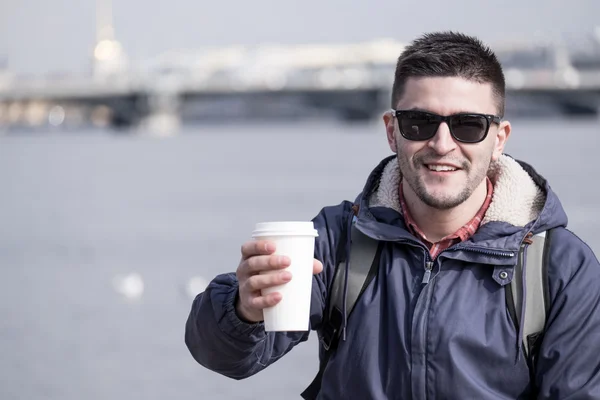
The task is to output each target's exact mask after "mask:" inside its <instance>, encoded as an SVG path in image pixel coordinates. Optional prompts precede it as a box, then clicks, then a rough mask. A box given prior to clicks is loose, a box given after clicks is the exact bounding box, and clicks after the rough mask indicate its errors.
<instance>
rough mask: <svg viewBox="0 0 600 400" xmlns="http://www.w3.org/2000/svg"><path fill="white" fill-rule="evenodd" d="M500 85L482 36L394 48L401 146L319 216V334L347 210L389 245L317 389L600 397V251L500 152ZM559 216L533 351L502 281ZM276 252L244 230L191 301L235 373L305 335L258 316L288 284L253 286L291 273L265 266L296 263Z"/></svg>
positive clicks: (200, 341)
mask: <svg viewBox="0 0 600 400" xmlns="http://www.w3.org/2000/svg"><path fill="white" fill-rule="evenodd" d="M504 97H505V83H504V75H503V72H502V68H501V66H500V64H499V62H498V61H497V59H496V57H495V55H494V54H493V52H492V51H491V50H490V49H489V48H487V47H486V46H485V45H483V44H482V43H481V42H480V41H479V40H477V39H476V38H472V37H469V36H465V35H462V34H457V33H452V32H444V33H433V34H427V35H424V36H423V37H421V38H419V39H417V40H415V41H414V42H413V43H412V44H411V45H410V46H408V47H407V48H406V49H405V51H404V52H403V53H402V54H401V55H400V57H399V59H398V64H397V68H396V73H395V81H394V86H393V94H392V110H391V111H389V112H387V113H385V115H384V117H383V119H384V122H385V127H386V132H387V140H388V143H389V146H390V148H391V150H392V151H393V152H394V153H396V154H395V155H394V156H391V157H388V158H386V159H384V160H383V161H382V162H381V164H380V165H379V166H378V167H377V168H376V169H375V170H374V171H373V172H372V173H371V176H370V177H369V179H368V180H367V183H366V185H365V187H364V189H363V191H362V192H361V194H360V195H359V196H358V198H357V200H356V201H355V202H354V203H351V202H343V203H341V204H340V205H337V206H332V207H325V208H324V209H323V210H321V212H320V213H319V214H318V215H317V217H315V219H314V220H313V221H314V223H315V227H316V228H317V229H318V232H319V237H318V238H317V241H316V246H315V263H314V274H315V275H314V280H313V292H312V303H311V319H310V323H311V329H313V330H316V331H318V332H319V333H322V331H323V328H324V326H323V321H324V315H325V313H326V307H327V301H328V295H329V289H330V288H331V283H332V279H333V275H334V272H335V268H336V266H337V265H338V263H340V262H341V261H343V257H344V254H346V255H347V254H348V251H349V249H348V246H347V243H348V236H347V235H348V233H347V232H348V229H347V227H348V226H349V224H351V223H354V224H355V227H356V228H357V229H359V230H360V231H361V232H362V233H363V234H364V235H367V236H369V237H372V238H374V239H377V240H378V241H379V242H380V243H381V244H382V245H381V253H380V255H379V258H378V262H379V265H378V268H377V276H376V277H375V279H373V280H372V281H371V283H370V284H369V286H368V287H367V288H366V290H365V291H364V293H363V294H362V296H361V297H360V298H359V299H358V301H357V303H356V306H355V308H354V311H353V312H352V314H351V315H350V316H346V318H345V319H344V325H343V329H344V335H343V337H342V339H340V340H339V342H338V345H337V348H336V349H335V351H334V352H333V354H332V355H331V357H330V358H329V360H328V363H327V365H326V368H325V370H324V373H323V375H322V386H321V389H320V391H319V393H318V398H319V399H387V398H393V399H523V398H531V397H538V398H541V399H567V398H569V399H599V398H600V356H598V350H599V349H600V265H599V264H598V261H597V259H596V257H595V256H594V254H593V252H592V251H591V250H590V249H589V247H588V246H586V245H585V244H584V243H583V242H582V241H581V240H580V239H579V238H577V237H576V236H575V235H574V234H573V233H571V232H570V231H568V230H567V229H566V228H565V227H566V224H567V217H566V215H565V213H564V211H563V209H562V207H561V205H560V202H559V200H558V198H557V197H556V195H555V194H554V193H553V192H552V190H551V189H550V186H549V185H548V184H547V183H546V181H545V180H544V178H542V177H541V176H540V175H539V174H537V173H536V172H535V170H534V169H533V168H532V167H530V166H529V165H527V164H525V163H523V162H519V161H516V160H514V159H512V158H510V157H509V156H507V155H504V154H503V149H504V146H505V144H506V141H507V140H508V138H509V136H510V134H511V124H510V123H509V122H508V121H506V120H503V119H502V117H503V112H504ZM356 156H359V155H356ZM557 162H560V160H557ZM353 217H355V218H353ZM353 220H354V222H352V221H353ZM550 229H551V230H552V235H551V236H550V238H551V239H549V240H548V243H547V245H548V252H547V257H546V260H545V262H546V263H547V265H546V266H545V269H544V270H545V271H546V275H547V276H545V277H544V278H547V297H548V304H549V311H548V316H547V320H546V325H545V328H544V331H543V334H542V335H541V336H540V338H539V341H538V342H537V344H536V352H535V355H533V356H531V357H530V356H528V355H526V354H525V351H524V344H523V341H522V340H521V339H520V338H521V336H520V328H519V326H518V325H519V324H518V323H517V322H516V321H515V318H513V316H512V315H511V313H510V312H509V311H507V305H506V304H507V298H506V297H507V295H506V294H507V292H506V290H505V287H506V285H508V284H510V282H511V280H512V279H513V271H514V267H515V265H516V264H517V257H518V254H519V249H520V246H521V244H522V243H526V242H528V241H529V238H530V237H531V235H532V234H537V233H539V232H542V231H548V230H550ZM340 249H341V251H340ZM274 251H275V248H274V246H273V244H272V243H267V242H263V241H256V242H254V241H252V242H248V243H245V244H244V245H243V246H242V260H241V262H240V265H239V266H238V268H237V273H236V274H225V275H221V276H218V277H216V278H215V279H214V280H213V281H212V282H211V284H210V285H209V286H208V288H207V289H206V291H205V292H204V293H202V294H200V295H199V296H198V297H197V298H196V299H195V300H194V303H193V306H192V310H191V313H190V316H189V319H188V321H187V325H186V336H185V339H186V344H187V346H188V348H189V350H190V352H191V353H192V355H193V356H194V358H195V359H196V360H197V361H198V362H199V363H200V364H202V365H204V366H205V367H207V368H210V369H211V370H214V371H216V372H219V373H221V374H223V375H226V376H229V377H232V378H235V379H242V378H245V377H248V376H250V375H252V374H255V373H257V372H259V371H261V370H262V369H264V368H266V367H267V366H268V365H270V364H272V363H273V362H275V361H276V360H278V359H279V358H280V357H281V356H283V355H284V354H285V353H287V352H288V351H290V350H291V349H292V348H293V347H294V346H295V345H296V344H298V343H299V342H302V341H304V340H306V339H307V337H308V333H302V332H289V333H282V332H278V333H274V332H269V333H266V332H265V331H264V326H263V324H262V323H261V321H262V310H263V309H264V308H265V307H269V306H272V305H274V304H277V302H279V301H280V300H281V295H280V294H278V293H276V294H270V295H268V296H264V297H263V296H261V295H260V289H262V288H266V287H271V286H274V285H278V284H281V283H283V282H287V281H289V280H290V279H293V277H291V276H290V275H289V274H288V273H287V272H284V271H282V272H281V273H279V274H269V275H258V273H259V271H265V270H276V269H281V268H284V267H285V266H287V265H288V263H289V260H288V259H287V258H286V257H281V256H276V255H272V253H273V252H274ZM323 355H324V352H323V351H321V356H322V357H323Z"/></svg>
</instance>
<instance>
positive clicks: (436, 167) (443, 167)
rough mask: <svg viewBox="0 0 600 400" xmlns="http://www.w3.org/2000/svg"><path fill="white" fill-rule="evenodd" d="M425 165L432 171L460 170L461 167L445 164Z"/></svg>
mask: <svg viewBox="0 0 600 400" xmlns="http://www.w3.org/2000/svg"><path fill="white" fill-rule="evenodd" d="M424 167H425V168H427V169H428V170H429V171H432V172H455V171H458V170H459V168H456V167H453V166H450V165H443V164H424Z"/></svg>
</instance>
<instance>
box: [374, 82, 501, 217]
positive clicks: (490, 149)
mask: <svg viewBox="0 0 600 400" xmlns="http://www.w3.org/2000/svg"><path fill="white" fill-rule="evenodd" d="M396 109H397V110H411V109H418V110H421V111H427V112H430V113H434V114H439V115H442V116H447V115H452V114H457V113H480V114H492V115H497V112H498V111H497V106H496V101H495V97H494V95H493V92H492V86H491V85H490V84H488V83H477V82H474V81H470V80H467V79H463V78H458V77H443V78H437V77H436V78H409V79H408V81H407V82H406V86H405V88H404V94H403V96H402V98H401V99H400V101H399V102H398V104H397V106H396ZM384 121H385V123H386V130H387V136H388V143H389V145H390V148H391V149H392V151H393V152H395V153H397V155H398V163H399V166H400V171H401V173H402V176H403V179H404V180H405V181H406V183H407V184H408V188H407V187H406V186H405V189H410V190H411V191H413V192H414V193H415V194H416V196H417V197H418V199H420V200H421V201H422V202H423V203H425V204H426V205H428V206H429V207H432V208H436V209H441V210H445V209H451V208H454V207H456V206H458V205H460V204H462V203H463V202H464V201H465V200H467V199H468V198H469V197H470V196H471V195H472V194H473V192H474V191H475V189H476V188H477V187H478V186H479V185H482V184H484V183H483V181H484V178H485V176H486V174H487V171H488V168H489V166H490V163H491V161H493V160H496V159H497V158H498V157H499V156H500V155H501V154H502V151H503V149H504V144H505V142H506V139H507V138H508V136H509V134H510V124H509V123H508V122H506V121H504V122H502V123H501V124H500V125H498V124H494V123H492V124H491V126H490V128H489V132H488V135H487V137H486V138H485V139H484V140H483V141H482V142H479V143H461V142H459V141H456V140H455V139H454V138H453V137H452V136H451V134H450V130H449V127H448V125H447V124H446V123H445V122H442V123H441V124H440V126H439V128H438V130H437V132H436V134H435V136H434V137H433V138H431V139H429V140H425V141H411V140H407V139H405V138H404V137H403V136H402V135H401V134H400V131H399V128H398V121H397V119H396V118H395V117H394V116H393V115H392V114H391V113H386V115H385V116H384Z"/></svg>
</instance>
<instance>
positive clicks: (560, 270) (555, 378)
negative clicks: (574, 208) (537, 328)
mask: <svg viewBox="0 0 600 400" xmlns="http://www.w3.org/2000/svg"><path fill="white" fill-rule="evenodd" d="M550 245H551V246H550V253H549V264H548V289H549V294H550V298H551V299H552V304H551V308H550V313H549V315H548V320H547V323H546V329H545V333H544V337H543V339H542V344H541V347H540V352H539V358H538V362H537V370H536V384H537V387H538V388H539V398H540V399H578V400H580V399H600V264H599V263H598V260H597V258H596V257H595V255H594V253H593V252H592V250H591V249H590V248H589V247H588V246H587V245H586V244H584V243H583V242H582V241H581V240H580V239H579V238H577V237H576V236H575V235H574V234H572V233H571V232H569V231H567V230H566V229H561V230H556V231H555V232H554V234H553V235H552V236H551V243H550Z"/></svg>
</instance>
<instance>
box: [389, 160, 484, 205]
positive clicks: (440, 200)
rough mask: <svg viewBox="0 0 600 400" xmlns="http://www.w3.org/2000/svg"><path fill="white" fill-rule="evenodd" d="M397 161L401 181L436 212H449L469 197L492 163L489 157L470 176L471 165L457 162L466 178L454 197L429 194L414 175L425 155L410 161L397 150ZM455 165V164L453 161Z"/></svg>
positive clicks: (418, 177) (417, 176)
mask: <svg viewBox="0 0 600 400" xmlns="http://www.w3.org/2000/svg"><path fill="white" fill-rule="evenodd" d="M397 150H398V151H397V153H396V154H397V159H398V165H399V167H400V173H401V174H402V179H403V180H406V182H407V183H408V186H410V188H411V189H412V190H413V191H414V192H415V194H416V195H417V197H418V198H419V199H420V200H421V201H422V202H423V203H424V204H426V205H427V206H429V207H431V208H434V209H437V210H449V209H452V208H455V207H457V206H459V205H461V204H462V203H464V202H465V201H467V199H469V198H470V197H471V195H472V194H473V192H474V191H475V189H476V188H477V187H478V186H479V185H480V184H481V182H482V181H483V179H485V177H486V175H487V172H488V169H489V166H490V164H491V162H492V157H491V155H490V159H489V161H488V162H487V163H485V164H482V165H481V167H479V168H477V169H475V170H474V172H475V173H474V174H473V175H472V176H470V175H471V174H470V173H471V172H472V164H470V163H469V162H467V161H461V162H458V164H459V165H460V168H461V169H462V172H464V173H465V174H466V176H467V178H466V182H464V183H463V188H462V190H461V191H460V192H459V193H458V194H455V195H452V194H450V193H446V194H444V195H441V196H440V195H439V194H436V195H434V194H433V193H430V192H429V191H428V190H427V188H426V186H425V182H424V180H423V179H422V177H421V176H420V175H419V174H418V173H416V171H419V170H420V168H422V165H423V159H425V158H426V156H427V155H426V154H424V155H417V156H416V157H414V158H413V159H412V161H411V160H409V159H408V158H406V157H405V156H402V153H401V152H400V149H397ZM454 163H455V164H456V163H457V162H456V161H454ZM438 179H439V180H440V182H442V181H443V180H444V179H445V178H443V177H440V178H438Z"/></svg>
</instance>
